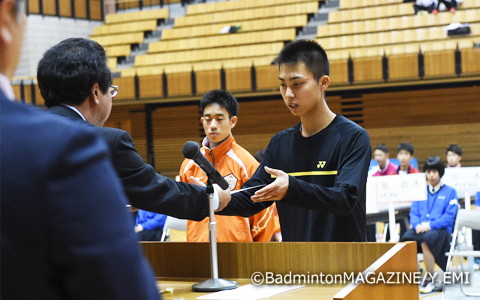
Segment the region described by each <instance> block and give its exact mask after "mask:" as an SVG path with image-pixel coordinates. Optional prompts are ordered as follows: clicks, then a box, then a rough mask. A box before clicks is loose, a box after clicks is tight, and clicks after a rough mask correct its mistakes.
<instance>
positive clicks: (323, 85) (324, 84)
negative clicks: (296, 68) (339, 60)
mask: <svg viewBox="0 0 480 300" xmlns="http://www.w3.org/2000/svg"><path fill="white" fill-rule="evenodd" d="M319 81H320V90H322V91H325V90H326V89H327V88H328V86H329V85H330V77H329V76H328V75H323V76H322V77H320V80H319Z"/></svg>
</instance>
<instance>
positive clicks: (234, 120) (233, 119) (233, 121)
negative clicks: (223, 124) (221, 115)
mask: <svg viewBox="0 0 480 300" xmlns="http://www.w3.org/2000/svg"><path fill="white" fill-rule="evenodd" d="M230 122H232V128H233V127H235V125H237V122H238V117H237V116H233V117H232V118H231V119H230Z"/></svg>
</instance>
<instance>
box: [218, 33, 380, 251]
mask: <svg viewBox="0 0 480 300" xmlns="http://www.w3.org/2000/svg"><path fill="white" fill-rule="evenodd" d="M277 62H278V70H279V80H280V93H281V94H282V97H283V100H284V102H285V105H286V106H287V108H288V109H289V110H290V112H291V113H292V114H293V115H295V116H298V117H299V118H300V123H298V124H297V125H295V126H293V127H291V128H289V129H286V130H284V131H282V132H280V133H278V134H276V135H275V136H274V137H273V138H272V139H271V140H270V143H269V145H268V147H267V149H266V151H265V156H264V160H263V162H262V164H261V165H260V167H259V168H258V169H257V171H256V173H255V174H254V175H253V176H252V177H251V178H250V180H249V181H248V182H247V183H246V184H245V185H244V187H253V186H257V185H265V184H266V185H267V186H265V187H263V188H261V189H259V190H257V191H256V192H254V193H253V192H250V191H246V192H242V193H236V194H234V195H232V201H231V202H230V204H229V205H228V206H227V207H226V208H225V209H224V210H223V211H222V212H221V214H229V215H242V216H249V215H251V214H254V213H256V212H258V211H260V210H262V209H264V208H265V207H266V206H269V205H271V204H272V203H273V201H276V203H277V208H278V214H279V217H280V224H281V227H282V236H283V240H284V241H352V242H353V241H355V242H361V241H366V208H365V198H366V197H365V194H366V193H365V186H366V181H367V172H368V167H369V163H370V158H371V150H370V139H369V137H368V134H367V132H366V131H365V130H364V129H363V128H361V127H360V126H358V125H357V124H355V123H353V122H352V121H350V120H348V119H346V118H344V117H342V116H340V115H337V114H335V113H333V112H332V111H331V110H330V108H329V107H328V105H327V103H326V100H325V91H326V90H327V88H328V86H329V84H330V78H329V76H328V75H329V63H328V58H327V55H326V53H325V51H324V50H323V48H322V47H320V46H319V45H318V44H317V43H316V42H314V41H305V40H299V41H294V42H292V43H290V44H288V45H286V46H285V47H284V48H283V50H282V51H281V52H280V54H279V57H278V59H277Z"/></svg>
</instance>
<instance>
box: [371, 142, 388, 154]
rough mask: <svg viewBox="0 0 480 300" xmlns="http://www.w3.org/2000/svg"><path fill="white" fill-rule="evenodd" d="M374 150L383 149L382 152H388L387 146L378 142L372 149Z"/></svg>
mask: <svg viewBox="0 0 480 300" xmlns="http://www.w3.org/2000/svg"><path fill="white" fill-rule="evenodd" d="M375 150H380V151H383V152H384V153H388V148H387V146H385V144H378V145H377V146H376V147H375V149H373V151H375Z"/></svg>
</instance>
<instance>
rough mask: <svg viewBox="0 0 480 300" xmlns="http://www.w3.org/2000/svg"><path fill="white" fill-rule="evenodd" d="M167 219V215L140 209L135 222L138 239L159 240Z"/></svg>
mask: <svg viewBox="0 0 480 300" xmlns="http://www.w3.org/2000/svg"><path fill="white" fill-rule="evenodd" d="M166 219H167V216H166V215H163V214H157V213H154V212H151V211H147V210H143V209H139V210H138V214H137V219H136V222H135V232H136V233H137V236H138V239H139V240H140V241H159V240H160V238H161V237H162V231H163V225H165V220H166Z"/></svg>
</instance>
